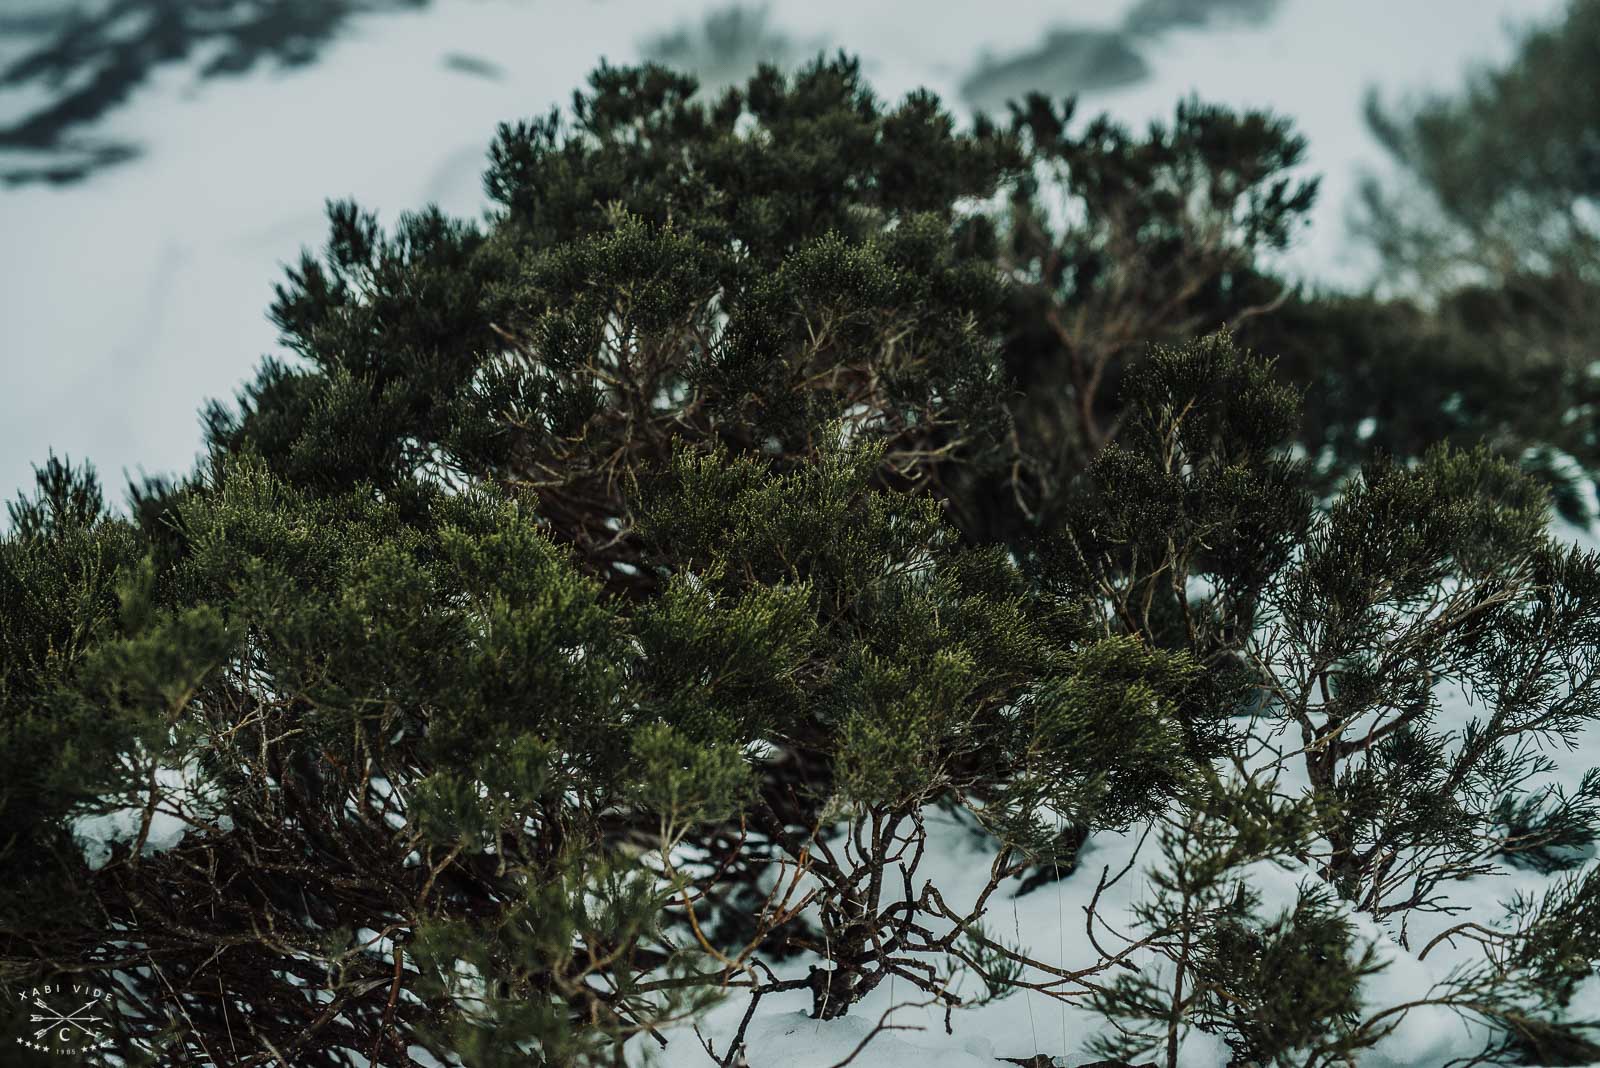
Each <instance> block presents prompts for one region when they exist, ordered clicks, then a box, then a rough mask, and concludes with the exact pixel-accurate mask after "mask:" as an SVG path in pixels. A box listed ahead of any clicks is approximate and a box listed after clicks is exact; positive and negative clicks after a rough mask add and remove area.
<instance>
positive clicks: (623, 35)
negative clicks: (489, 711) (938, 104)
mask: <svg viewBox="0 0 1600 1068" xmlns="http://www.w3.org/2000/svg"><path fill="white" fill-rule="evenodd" d="M1130 4H1131V0H1069V2H1062V0H1055V2H1047V0H1011V2H1006V3H999V2H997V3H988V4H981V5H980V4H941V5H933V6H930V5H927V4H925V3H919V2H916V0H878V2H874V3H870V4H863V3H859V2H853V0H807V2H805V3H799V2H790V3H784V2H779V3H777V4H773V5H771V6H770V7H769V8H768V11H767V14H768V22H769V25H770V27H771V28H772V29H773V30H774V31H776V32H781V33H784V34H786V35H788V36H789V37H790V38H791V39H792V40H794V41H795V42H798V43H799V44H800V45H802V46H804V47H811V46H813V45H826V46H828V47H845V48H847V49H849V50H851V51H854V52H856V53H858V54H860V55H861V56H862V57H863V59H864V61H865V63H866V64H867V67H868V70H869V71H870V73H871V75H872V77H873V79H874V81H875V83H876V84H877V86H878V87H879V88H880V90H881V91H882V92H883V93H884V94H886V95H890V96H898V95H900V94H902V93H904V92H905V91H907V90H909V89H911V88H914V87H916V86H918V85H927V86H930V87H931V88H933V89H935V90H938V91H939V92H940V93H941V95H943V96H944V97H945V98H946V99H947V100H950V101H952V102H953V103H956V104H957V106H959V99H960V92H959V90H960V87H961V85H962V83H963V81H964V80H965V79H966V78H967V77H968V76H969V75H970V74H971V72H972V71H973V70H974V68H975V67H976V66H977V64H978V63H979V61H980V59H981V57H984V56H986V55H987V56H994V57H1006V56H1010V55H1014V54H1017V53H1019V52H1026V51H1028V50H1029V49H1032V48H1036V47H1037V46H1038V45H1039V43H1040V42H1041V41H1042V40H1043V39H1044V38H1045V37H1046V36H1047V35H1048V33H1049V32H1050V31H1051V30H1052V29H1056V28H1060V27H1090V28H1093V27H1101V28H1107V29H1112V28H1115V27H1117V26H1118V25H1119V24H1120V22H1121V20H1122V18H1123V17H1124V15H1125V14H1126V13H1127V10H1128V9H1129V7H1130ZM4 6H5V5H4V4H0V7H4ZM708 6H722V5H720V4H717V3H713V4H710V5H708V4H707V3H706V2H704V0H590V2H580V0H561V2H556V0H434V3H433V4H432V5H431V6H430V7H428V8H426V9H424V10H422V11H420V12H416V13H405V14H380V15H371V16H364V17H359V18H356V19H354V20H352V22H351V23H350V24H349V25H348V26H347V27H346V28H345V30H344V32H343V34H342V36H341V37H340V38H339V39H338V40H337V41H336V42H335V43H334V44H333V45H332V46H331V47H329V48H328V49H327V50H326V51H325V52H324V54H323V55H322V57H321V59H320V60H319V61H318V62H316V63H315V64H313V65H311V66H309V67H305V68H298V69H293V70H289V71H278V70H274V69H272V68H271V66H270V65H268V66H267V67H265V68H263V69H259V70H257V71H255V72H253V73H251V74H249V75H247V76H244V77H240V78H220V79H211V80H206V81H204V82H202V81H200V80H199V79H198V78H197V76H196V69H197V67H198V65H199V64H200V63H201V62H202V61H203V57H198V58H197V59H196V60H195V61H194V62H192V63H189V64H184V65H177V66H172V67H167V68H162V69H159V71H158V73H157V74H156V76H155V77H154V78H153V79H152V80H151V81H150V82H148V83H147V84H146V85H145V86H144V87H142V88H140V89H138V90H136V91H135V92H134V93H133V95H132V97H131V98H130V100H129V101H128V102H127V104H126V105H124V106H122V107H120V108H117V109H114V110H112V111H111V112H110V113H108V115H107V116H106V117H105V118H104V119H103V120H101V121H100V122H99V123H98V124H97V125H96V126H95V127H93V128H91V129H89V130H88V131H86V132H88V133H90V134H92V135H95V136H99V137H104V138H107V139H114V140H119V141H122V140H127V141H132V142H137V143H140V144H142V145H143V147H144V154H143V156H142V157H141V158H139V159H137V160H135V161H133V162H131V163H127V164H123V165H120V166H114V167H110V168H107V169H105V170H103V171H101V172H98V173H96V174H94V175H92V176H91V177H89V178H88V179H87V180H85V181H83V182H80V183H76V184H71V185H63V186H51V185H48V184H42V183H39V184H28V185H19V186H10V187H6V186H0V496H6V497H9V496H10V495H11V492H12V489H13V487H16V486H20V485H23V484H25V483H28V482H29V481H30V475H29V468H30V464H32V463H34V462H38V461H40V460H42V459H43V458H44V456H45V454H46V452H47V450H49V449H51V448H54V449H55V450H56V451H57V452H58V453H59V452H67V453H70V454H71V455H72V456H73V457H74V458H84V457H87V458H89V459H91V460H93V461H95V462H96V463H97V464H98V465H99V466H100V468H101V469H102V471H103V472H104V473H105V474H106V475H107V476H108V480H109V481H111V482H113V483H116V482H118V481H119V480H120V478H119V476H120V474H121V472H124V471H130V472H133V471H137V470H139V469H140V468H141V467H142V468H143V469H144V470H147V471H149V472H151V473H157V472H173V471H181V470H183V469H186V468H187V467H188V466H189V465H190V463H191V461H192V459H193V457H194V454H195V452H196V449H197V448H198V445H199V441H200V431H199V425H198V421H197V418H196V412H197V410H198V408H199V406H200V405H201V404H202V403H203V402H204V401H205V400H206V399H207V398H212V397H228V396H231V395H232V393H233V391H234V389H235V387H236V386H237V385H238V384H239V383H240V382H241V381H242V380H244V379H245V378H246V377H248V375H249V374H250V371H251V369H252V368H253V366H254V365H255V363H256V361H257V360H258V359H259V357H260V356H261V355H262V354H263V353H265V352H268V351H270V350H271V349H272V348H273V347H274V343H275V338H274V336H273V331H272V329H271V327H270V326H269V324H268V323H267V322H266V320H265V317H264V310H265V308H266V305H267V302H268V300H269V299H270V295H271V284H272V283H273V281H274V280H275V279H276V278H277V277H278V275H279V268H280V265H281V264H283V263H285V262H288V261H290V260H292V259H293V258H294V257H295V256H296V255H297V253H298V251H299V249H300V248H301V247H303V246H305V245H317V244H320V242H321V239H322V233H323V226H322V215H321V206H322V203H323V201H324V200H325V199H326V198H328V197H334V196H355V197H356V198H358V199H359V200H361V201H362V202H363V203H364V204H366V205H367V206H370V207H373V208H376V209H378V210H380V211H381V212H382V213H383V215H384V217H385V218H388V219H392V218H393V217H394V215H395V214H397V213H398V212H400V211H402V210H406V209H409V208H415V207H418V206H420V205H422V204H424V203H426V202H428V201H434V202H437V203H439V204H440V205H442V206H443V207H444V208H445V209H447V210H448V211H451V212H454V213H459V214H465V215H472V214H476V213H478V212H479V211H481V210H482V209H483V207H484V203H485V202H484V198H483V196H482V193H481V189H480V185H479V174H480V170H481V163H482V160H483V155H484V150H485V148H486V146H487V144H488V141H489V139H490V137H491V135H492V134H493V131H494V127H495V124H496V123H497V122H499V121H502V120H505V119H510V118H515V117H519V116H525V115H530V114H534V113H539V112H542V111H544V110H545V109H547V108H548V107H549V106H550V105H551V104H552V103H555V102H561V101H565V100H567V99H569V96H570V93H571V91H572V89H573V88H574V87H575V86H577V85H578V84H580V83H581V81H582V79H583V77H584V76H585V74H586V73H587V72H588V71H589V70H590V69H591V68H592V67H593V66H594V64H595V63H596V61H597V60H598V59H599V58H600V57H602V56H606V57H609V58H611V59H613V60H615V61H627V60H631V59H634V58H637V57H638V55H639V54H640V51H641V47H642V46H643V45H644V44H645V43H646V42H648V41H650V40H652V39H655V38H658V37H660V36H661V35H663V34H666V33H669V32H671V31H673V30H675V29H678V28H681V27H683V26H685V25H686V24H687V25H694V24H697V23H698V21H699V20H700V18H701V17H702V16H703V14H704V13H705V11H706V9H707V8H708ZM22 7H23V8H28V9H30V10H32V9H34V8H47V7H49V4H46V3H44V0H24V2H23V3H22ZM1557 7H1558V0H1404V2H1401V3H1393V2H1384V0H1340V2H1339V3H1328V2H1326V0H1284V2H1283V4H1282V6H1281V7H1280V9H1279V10H1278V11H1277V12H1276V14H1275V15H1273V16H1272V17H1270V18H1268V19H1266V20H1265V21H1263V22H1259V23H1239V22H1236V23H1233V24H1227V23H1223V24H1212V25H1209V26H1206V27H1204V28H1198V29H1175V30H1171V31H1168V32H1166V33H1164V34H1162V35H1160V36H1158V37H1154V38H1151V39H1149V40H1146V41H1141V42H1140V43H1139V49H1140V51H1141V53H1142V54H1143V55H1144V58H1145V59H1146V61H1147V63H1148V66H1149V68H1150V77H1149V78H1148V79H1147V80H1145V81H1143V82H1140V83H1137V84H1132V85H1127V86H1124V87H1122V88H1117V89H1114V90H1107V91H1102V92H1096V93H1090V94H1088V95H1086V96H1085V98H1084V108H1085V109H1086V110H1095V109H1108V110H1110V111H1112V112H1113V113H1115V114H1117V115H1119V116H1121V117H1123V118H1125V119H1127V120H1129V121H1135V122H1143V121H1145V120H1146V119H1149V118H1154V117H1159V116H1162V115H1166V114H1170V112H1171V109H1172V106H1173V104H1174V102H1175V101H1176V100H1177V99H1178V98H1179V97H1180V96H1182V95H1184V94H1186V93H1189V92H1191V91H1193V92H1198V93H1200V94H1201V95H1202V96H1204V97H1206V98H1210V99H1215V100H1221V101H1226V102H1230V103H1234V104H1241V105H1242V104H1249V105H1268V106H1271V107H1274V108H1276V109H1278V110H1280V111H1282V112H1284V113H1286V114H1289V115H1292V116H1294V117H1295V118H1296V120H1297V121H1298V122H1299V123H1300V126H1301V128H1302V129H1303V130H1304V131H1305V132H1306V133H1307V134H1308V135H1309V137H1310V139H1311V161H1310V166H1311V168H1312V169H1314V170H1316V171H1318V172H1320V173H1322V174H1323V175H1324V176H1325V186H1324V195H1323V198H1322V203H1321V206H1320V207H1319V209H1318V212H1317V216H1316V220H1315V225H1314V226H1313V227H1312V228H1311V231H1310V233H1309V234H1308V235H1307V236H1306V238H1305V239H1304V241H1303V242H1302V244H1301V245H1300V247H1299V248H1298V249H1297V250H1296V252H1295V253H1294V255H1293V259H1292V265H1293V266H1294V268H1295V269H1296V270H1297V271H1299V272H1301V273H1303V274H1306V275H1309V276H1312V277H1319V278H1343V279H1351V278H1359V277H1361V271H1362V267H1361V265H1360V264H1359V263H1353V262H1349V261H1348V260H1347V258H1346V257H1344V255H1343V254H1342V250H1343V248H1344V237H1343V225H1342V222H1343V213H1344V211H1345V208H1346V205H1347V203H1348V197H1349V194H1350V191H1351V189H1352V187H1353V181H1354V176H1355V174H1356V171H1357V168H1358V167H1361V166H1373V165H1378V164H1380V163H1381V159H1380V157H1379V155H1378V152H1377V149H1376V146H1375V145H1374V144H1373V143H1372V142H1371V140H1370V139H1369V138H1368V137H1367V135H1366V133H1365V131H1364V129H1363V127H1362V124H1361V118H1360V103H1361V97H1362V94H1363V93H1364V92H1365V91H1366V89H1367V88H1368V87H1369V86H1371V85H1378V86H1380V87H1382V88H1383V89H1384V90H1385V91H1386V92H1403V91H1411V90H1415V89H1418V88H1422V87H1428V86H1435V87H1444V86H1448V85H1451V84H1453V82H1454V81H1455V79H1456V78H1457V77H1458V76H1459V73H1460V71H1461V69H1462V67H1463V64H1465V63H1467V62H1471V61H1483V60H1492V59H1494V58H1496V57H1498V56H1501V55H1504V54H1505V53H1506V52H1507V50H1508V45H1507V35H1506V33H1505V32H1504V31H1505V29H1506V27H1507V26H1508V25H1513V24H1517V23H1520V22H1526V21H1528V20H1530V19H1536V18H1539V17H1542V16H1545V15H1548V14H1549V13H1550V12H1551V11H1553V10H1555V9H1556V8H1557ZM19 10H20V9H19ZM463 58H465V59H466V60H467V62H463V61H462V60H463ZM28 88H29V87H23V89H24V90H26V89H28ZM1046 88H1049V87H1048V86H1047V87H1046ZM19 93H21V95H19ZM29 103H30V100H29V99H27V98H26V93H23V92H22V91H21V90H19V91H17V92H11V93H0V124H3V122H4V121H8V120H9V119H11V118H15V117H16V116H17V115H18V114H19V113H20V110H21V109H25V108H26V107H27V106H28V105H29Z"/></svg>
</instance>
